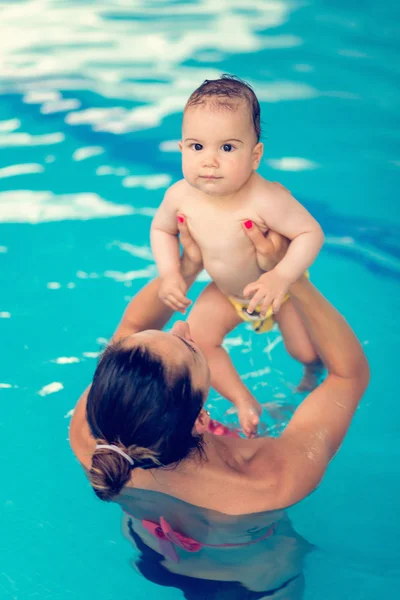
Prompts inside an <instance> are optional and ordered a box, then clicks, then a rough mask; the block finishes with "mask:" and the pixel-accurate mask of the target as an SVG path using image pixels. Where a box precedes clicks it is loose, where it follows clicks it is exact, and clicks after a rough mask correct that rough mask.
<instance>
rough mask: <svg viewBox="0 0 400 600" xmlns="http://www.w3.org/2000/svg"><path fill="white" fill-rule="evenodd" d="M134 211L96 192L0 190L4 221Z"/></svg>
mask: <svg viewBox="0 0 400 600" xmlns="http://www.w3.org/2000/svg"><path fill="white" fill-rule="evenodd" d="M134 212H135V210H134V208H133V207H131V206H128V205H123V204H114V203H112V202H108V201H106V200H104V199H103V198H101V197H100V196H98V195H97V194H93V193H80V194H61V195H57V194H54V193H53V192H50V191H30V190H15V191H9V192H0V222H3V223H43V222H48V221H65V220H86V219H103V218H107V217H117V216H121V215H130V214H133V213H134Z"/></svg>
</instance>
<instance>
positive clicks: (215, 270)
mask: <svg viewBox="0 0 400 600" xmlns="http://www.w3.org/2000/svg"><path fill="white" fill-rule="evenodd" d="M203 261H204V268H205V269H206V271H207V273H208V274H209V275H210V277H211V279H212V280H213V281H214V282H215V283H216V284H217V286H218V287H219V289H220V290H221V291H222V292H223V293H224V294H226V295H227V296H237V297H238V298H243V290H244V288H245V287H246V285H248V284H249V283H253V282H254V281H256V280H257V279H258V278H259V277H260V275H262V273H263V271H262V270H261V269H260V268H259V266H258V265H257V262H256V257H255V254H254V253H253V252H252V253H251V254H250V255H249V253H247V252H245V253H243V254H239V253H236V252H232V253H229V254H225V252H224V253H220V254H219V256H213V255H209V254H208V253H207V252H203Z"/></svg>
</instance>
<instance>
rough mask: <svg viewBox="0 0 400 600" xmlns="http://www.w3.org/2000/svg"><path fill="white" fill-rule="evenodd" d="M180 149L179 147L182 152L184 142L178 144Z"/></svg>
mask: <svg viewBox="0 0 400 600" xmlns="http://www.w3.org/2000/svg"><path fill="white" fill-rule="evenodd" d="M178 147H179V150H180V151H181V152H182V148H183V144H182V142H181V141H180V142H178Z"/></svg>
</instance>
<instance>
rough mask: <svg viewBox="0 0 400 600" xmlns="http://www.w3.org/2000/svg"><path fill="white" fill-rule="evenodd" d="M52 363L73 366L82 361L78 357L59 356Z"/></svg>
mask: <svg viewBox="0 0 400 600" xmlns="http://www.w3.org/2000/svg"><path fill="white" fill-rule="evenodd" d="M51 362H52V363H56V364H57V365H71V364H73V363H79V362H81V361H80V359H79V358H77V357H76V356H59V357H58V358H55V359H54V360H52V361H51Z"/></svg>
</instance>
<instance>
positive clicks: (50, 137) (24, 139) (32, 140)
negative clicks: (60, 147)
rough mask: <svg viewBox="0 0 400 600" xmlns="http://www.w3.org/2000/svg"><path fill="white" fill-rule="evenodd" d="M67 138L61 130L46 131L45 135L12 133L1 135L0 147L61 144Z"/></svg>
mask: <svg viewBox="0 0 400 600" xmlns="http://www.w3.org/2000/svg"><path fill="white" fill-rule="evenodd" d="M64 140H65V135H64V134H63V133H61V132H60V131H58V132H55V133H45V134H43V135H31V134H30V133H10V134H8V135H2V136H0V148H12V147H14V146H50V145H52V144H60V143H61V142H63V141H64Z"/></svg>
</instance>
